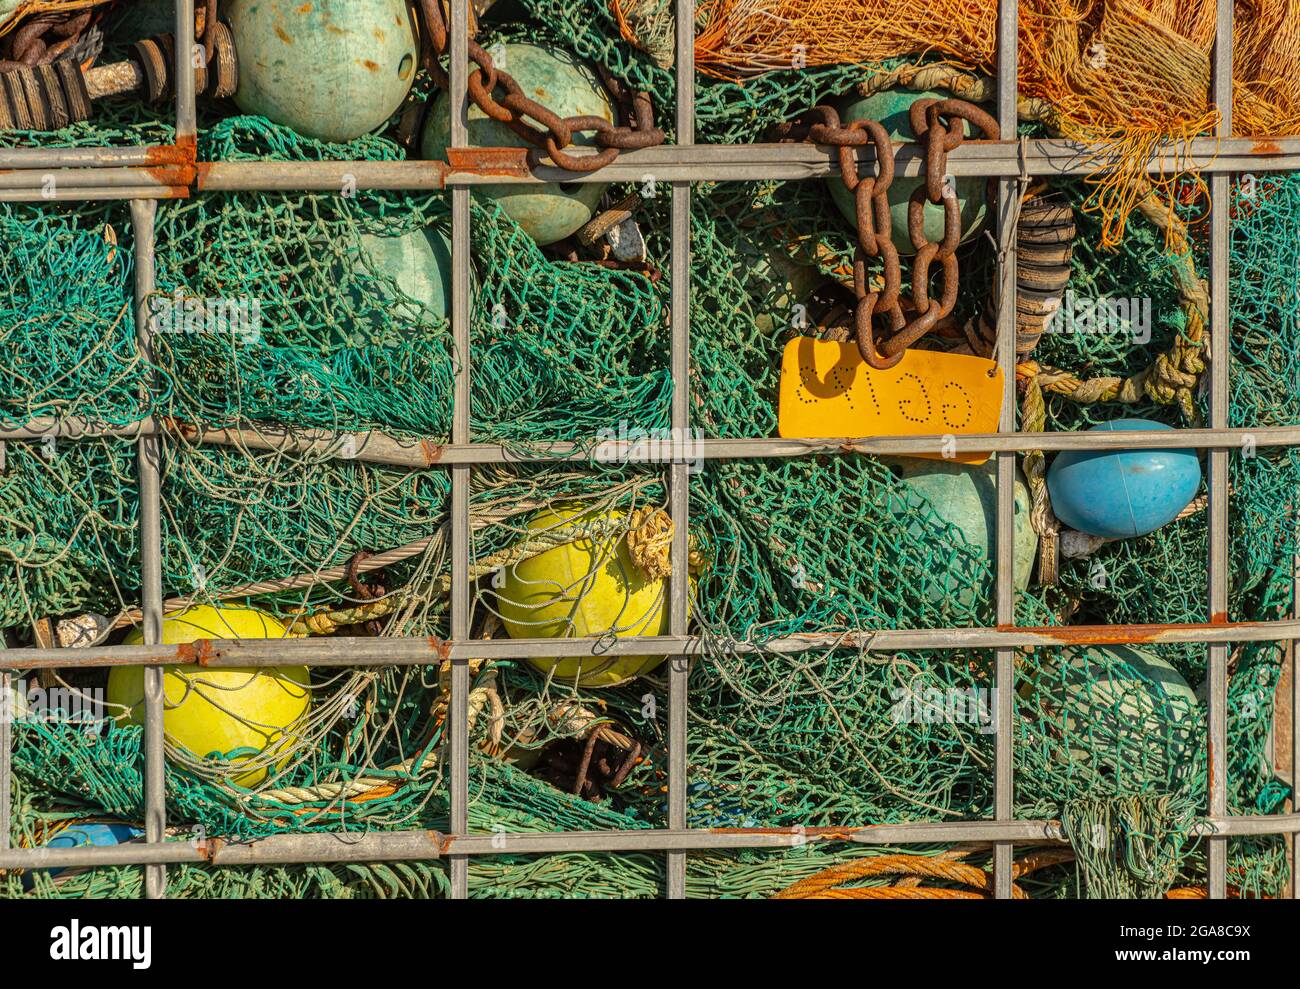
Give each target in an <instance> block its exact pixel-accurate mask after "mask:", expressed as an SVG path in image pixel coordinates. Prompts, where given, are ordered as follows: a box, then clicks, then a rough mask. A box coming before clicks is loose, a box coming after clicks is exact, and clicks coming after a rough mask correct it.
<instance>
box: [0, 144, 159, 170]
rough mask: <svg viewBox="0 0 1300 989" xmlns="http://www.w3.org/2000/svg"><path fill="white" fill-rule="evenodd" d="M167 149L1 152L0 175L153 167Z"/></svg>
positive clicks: (9, 150) (4, 149) (37, 149)
mask: <svg viewBox="0 0 1300 989" xmlns="http://www.w3.org/2000/svg"><path fill="white" fill-rule="evenodd" d="M170 150H171V149H170V148H161V149H160V148H158V147H150V146H141V145H133V146H131V147H129V148H128V147H123V148H0V171H8V170H10V169H40V168H81V169H101V168H121V167H129V166H132V165H152V164H155V163H156V162H157V161H158V159H159V156H160V154H163V153H166V152H167V151H170Z"/></svg>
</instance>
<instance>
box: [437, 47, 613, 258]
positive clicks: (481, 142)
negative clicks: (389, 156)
mask: <svg viewBox="0 0 1300 989" xmlns="http://www.w3.org/2000/svg"><path fill="white" fill-rule="evenodd" d="M493 57H494V58H495V59H496V60H497V62H498V64H499V65H500V66H501V67H502V68H503V69H504V70H505V71H506V72H508V73H510V75H511V76H513V77H514V79H515V81H516V82H518V83H519V86H520V88H521V89H522V90H523V92H524V95H525V96H527V97H528V98H529V99H531V100H536V101H537V102H538V103H541V104H542V105H543V106H545V107H547V108H549V109H550V110H553V111H554V112H555V113H557V114H559V115H560V116H561V117H574V116H584V117H603V118H604V119H605V120H608V121H609V122H610V123H613V122H614V107H613V104H612V103H611V102H610V99H609V94H608V93H606V92H605V88H604V87H603V86H602V85H601V84H600V80H599V79H598V78H597V77H596V74H595V72H593V71H592V70H591V69H590V68H589V67H588V66H586V65H585V64H583V63H582V62H579V61H578V60H577V59H575V58H574V57H573V56H572V55H570V54H568V53H567V52H565V51H563V50H561V49H558V48H551V47H545V48H543V47H541V46H539V45H528V44H510V45H505V46H503V48H502V49H493ZM450 108H451V102H450V100H449V98H448V96H447V94H446V93H443V94H442V95H440V96H439V97H438V99H436V100H435V101H434V103H433V106H432V108H431V109H430V111H429V122H428V124H426V125H425V131H424V138H423V141H422V144H421V149H422V152H423V155H424V157H425V158H428V159H445V158H446V157H447V148H448V147H449V146H450V144H451V109H450ZM469 143H470V145H471V146H472V147H477V148H519V147H529V148H531V147H532V145H531V144H529V143H528V142H527V141H525V140H524V139H523V138H522V137H520V136H519V135H518V134H516V133H515V132H514V131H512V130H511V129H510V128H509V127H507V126H506V125H505V124H503V123H500V122H499V121H496V120H493V119H491V118H490V117H488V116H487V115H486V114H484V113H483V111H482V110H480V109H479V108H478V107H477V106H474V105H473V104H472V103H471V104H470V108H469ZM573 143H574V144H575V145H579V146H587V147H591V146H594V145H595V143H596V142H595V140H594V139H593V135H592V134H591V133H590V132H587V133H581V134H575V135H574V139H573ZM605 189H606V185H605V184H603V183H600V182H594V183H593V182H583V183H577V182H574V183H566V184H562V185H561V184H556V183H553V182H551V183H547V184H545V185H540V186H538V185H530V186H518V185H481V186H478V187H477V190H478V192H479V193H481V194H482V195H484V196H486V197H487V198H489V199H493V200H495V201H496V202H498V203H499V204H500V205H501V208H502V209H503V210H505V212H506V215H508V216H509V217H510V218H511V219H512V220H514V221H515V222H516V223H517V224H519V226H520V227H522V228H523V230H524V232H525V233H526V234H528V236H529V237H531V238H532V239H533V240H535V241H536V242H537V243H538V244H540V245H542V246H545V245H547V244H554V243H555V242H556V241H559V240H563V239H564V238H565V237H568V236H569V235H570V234H572V233H575V232H576V231H577V230H578V228H579V227H581V226H582V225H583V224H584V223H586V222H587V221H588V220H590V219H591V217H592V215H593V213H594V210H595V208H596V203H598V202H599V201H600V197H601V196H602V195H603V194H604V192H605Z"/></svg>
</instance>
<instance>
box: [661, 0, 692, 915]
mask: <svg viewBox="0 0 1300 989" xmlns="http://www.w3.org/2000/svg"><path fill="white" fill-rule="evenodd" d="M676 28H677V39H676V40H677V65H676V70H677V121H676V122H677V144H678V146H679V147H682V146H689V145H692V144H694V143H695V0H677V25H676ZM672 188H673V192H672V196H673V199H672V238H673V244H672V247H673V253H672V282H673V283H672V357H671V362H672V376H673V408H672V424H673V429H675V430H677V431H678V433H677V435H678V436H680V437H681V438H682V439H683V441H684V440H685V439H686V436H687V430H689V429H690V424H691V411H690V409H691V404H690V346H691V322H690V321H691V184H690V182H674V183H673V186H672ZM682 448H683V449H689V447H688V446H687V445H686V444H685V443H683V446H682ZM690 483H691V475H690V467H689V465H688V464H685V463H680V464H673V467H672V483H671V486H670V490H671V499H672V502H671V505H670V506H669V508H670V510H671V513H672V517H673V553H672V563H673V573H672V583H671V585H670V586H671V599H670V601H669V616H670V626H671V631H672V633H673V634H674V635H685V634H686V629H687V600H688V598H689V596H690V581H689V574H688V568H687V556H688V554H689V527H690V502H691V499H690ZM689 679H690V666H689V663H688V661H687V659H686V657H685V656H674V657H673V659H672V664H671V666H670V667H669V672H668V826H669V827H670V828H673V829H675V830H678V829H684V828H685V827H686V785H687V779H686V776H687V752H686V745H687V742H686V710H687V704H688V702H687V685H688V681H689ZM667 892H668V897H669V899H674V900H680V899H684V898H685V897H686V853H685V852H669V853H668V890H667Z"/></svg>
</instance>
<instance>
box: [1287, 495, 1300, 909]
mask: <svg viewBox="0 0 1300 989" xmlns="http://www.w3.org/2000/svg"><path fill="white" fill-rule="evenodd" d="M1296 514H1297V516H1298V517H1297V518H1295V519H1293V520H1292V521H1293V523H1295V526H1296V532H1297V535H1298V536H1300V512H1296ZM1291 576H1292V581H1291V615H1292V617H1294V618H1300V553H1297V554H1296V556H1295V558H1294V560H1293V561H1292V571H1291ZM1296 645H1297V644H1296V642H1295V640H1291V641H1289V642H1287V657H1288V661H1289V666H1290V669H1289V670H1288V672H1289V673H1290V677H1291V683H1290V688H1291V712H1290V713H1291V753H1290V754H1291V811H1292V813H1300V797H1297V794H1300V648H1296ZM1286 841H1287V844H1288V845H1289V847H1290V849H1291V855H1290V858H1291V899H1293V900H1300V836H1297V835H1294V834H1291V835H1287V837H1286Z"/></svg>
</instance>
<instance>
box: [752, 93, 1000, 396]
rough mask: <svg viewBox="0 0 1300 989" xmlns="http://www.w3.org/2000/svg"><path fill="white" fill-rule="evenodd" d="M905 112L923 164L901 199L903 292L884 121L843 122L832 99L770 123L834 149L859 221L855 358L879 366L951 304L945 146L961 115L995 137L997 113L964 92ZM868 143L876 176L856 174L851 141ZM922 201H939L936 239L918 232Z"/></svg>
mask: <svg viewBox="0 0 1300 989" xmlns="http://www.w3.org/2000/svg"><path fill="white" fill-rule="evenodd" d="M909 118H910V121H911V124H912V132H913V133H914V134H915V135H916V140H917V143H918V144H920V145H921V146H922V148H924V150H925V166H926V167H925V181H924V182H922V183H921V184H920V185H919V186H918V187H917V188H916V190H915V191H914V192H913V193H912V196H911V198H910V199H909V201H908V205H907V227H908V231H907V232H908V236H909V237H910V238H911V241H912V246H913V247H914V248H915V249H916V257H915V259H914V261H913V263H912V285H911V289H912V292H911V296H910V297H907V296H904V295H903V293H902V270H901V266H900V264H899V259H898V249H897V248H896V247H895V246H894V239H893V236H894V225H893V216H892V214H891V212H890V208H889V189H890V186H891V185H892V184H893V181H894V148H893V144H892V143H891V142H890V139H889V134H888V133H887V132H886V131H885V128H884V127H883V126H881V124H880V123H878V122H877V121H874V120H855V121H853V122H852V123H849V124H847V125H846V124H842V123H841V122H840V115H839V112H838V111H837V110H836V109H835V108H834V107H831V106H826V105H821V106H817V107H814V108H813V109H812V110H810V111H809V112H808V113H807V114H805V115H804V116H803V117H802V118H800V119H799V120H797V121H794V122H791V123H785V124H781V125H779V126H778V127H777V129H776V139H777V140H778V141H808V142H811V143H813V144H826V145H830V146H831V147H834V148H837V149H839V165H840V175H841V177H842V178H843V180H844V185H845V187H846V188H847V189H848V190H849V192H851V193H852V194H853V199H854V212H855V215H856V218H857V222H858V245H857V249H856V250H855V251H854V255H853V293H854V295H855V296H856V297H857V300H858V304H857V310H856V312H855V314H854V331H855V334H856V337H857V343H858V349H859V350H860V351H861V352H862V359H863V360H865V361H866V362H867V363H868V364H870V365H871V366H872V367H874V368H877V369H879V370H885V369H887V368H891V367H893V366H895V365H896V364H897V363H898V362H899V361H901V360H902V359H903V353H904V351H906V349H907V348H908V347H910V346H912V345H913V344H915V343H917V342H918V341H919V340H920V339H921V338H922V337H924V336H925V335H926V334H928V333H930V332H931V331H932V330H934V329H935V327H936V326H937V325H938V323H939V321H940V320H942V319H945V318H947V317H948V316H949V315H950V314H951V313H952V310H953V307H954V306H956V304H957V279H958V274H959V272H958V266H957V254H956V251H957V246H958V244H960V243H961V233H962V231H961V206H960V203H959V202H958V199H957V190H956V189H955V188H954V187H953V185H952V183H951V182H950V180H949V176H948V153H949V152H951V151H955V150H956V149H957V148H959V147H961V144H962V141H963V140H964V139H965V127H964V123H970V124H971V125H973V126H974V127H977V128H978V129H979V130H980V131H982V132H983V135H984V138H985V140H990V141H996V140H998V139H999V137H1000V131H999V129H998V125H997V121H995V120H994V119H993V118H992V117H991V116H990V115H989V114H987V113H985V112H984V111H983V110H981V109H980V108H979V107H977V106H975V105H974V104H973V103H968V102H966V101H965V100H956V99H946V100H936V99H924V100H917V101H916V102H915V103H913V104H912V107H911V110H910V112H909ZM867 144H871V145H872V146H873V148H874V149H875V152H876V174H875V176H859V175H858V159H857V149H858V148H860V147H865V146H866V145H867ZM927 202H929V203H932V204H934V205H935V206H942V207H943V211H944V235H943V238H942V239H941V240H938V241H931V240H930V239H929V238H928V237H926V235H925V206H926V203H927ZM874 258H879V259H880V263H881V269H882V274H883V279H884V285H883V287H882V288H881V289H880V290H879V291H873V290H872V289H871V282H870V279H869V277H868V274H867V266H868V260H869V259H874ZM936 264H938V265H939V274H940V276H941V280H942V286H943V288H942V292H941V293H940V295H939V297H938V298H937V299H936V298H933V297H931V295H930V281H931V278H932V276H933V270H934V266H935V265H936ZM909 313H910V314H911V315H910V318H909V316H908V314H909ZM882 323H883V324H884V325H883V328H882V326H881V324H882Z"/></svg>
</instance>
